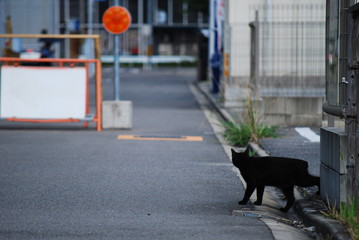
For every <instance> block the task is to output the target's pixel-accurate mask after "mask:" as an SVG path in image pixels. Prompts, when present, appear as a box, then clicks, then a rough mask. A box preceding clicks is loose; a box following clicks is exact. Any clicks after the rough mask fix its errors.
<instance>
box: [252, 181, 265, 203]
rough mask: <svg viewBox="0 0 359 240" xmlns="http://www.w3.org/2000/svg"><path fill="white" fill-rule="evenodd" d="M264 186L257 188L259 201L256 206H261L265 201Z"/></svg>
mask: <svg viewBox="0 0 359 240" xmlns="http://www.w3.org/2000/svg"><path fill="white" fill-rule="evenodd" d="M263 193H264V185H261V186H257V201H255V202H254V205H261V204H262V200H263Z"/></svg>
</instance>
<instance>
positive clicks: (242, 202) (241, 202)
mask: <svg viewBox="0 0 359 240" xmlns="http://www.w3.org/2000/svg"><path fill="white" fill-rule="evenodd" d="M238 204H239V205H246V204H247V201H243V200H242V201H239V202H238Z"/></svg>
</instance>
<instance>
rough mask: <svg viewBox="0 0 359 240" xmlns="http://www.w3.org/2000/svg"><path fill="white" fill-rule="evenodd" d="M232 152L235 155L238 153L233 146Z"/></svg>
mask: <svg viewBox="0 0 359 240" xmlns="http://www.w3.org/2000/svg"><path fill="white" fill-rule="evenodd" d="M231 152H232V156H234V155H236V154H237V152H236V151H234V149H233V148H231Z"/></svg>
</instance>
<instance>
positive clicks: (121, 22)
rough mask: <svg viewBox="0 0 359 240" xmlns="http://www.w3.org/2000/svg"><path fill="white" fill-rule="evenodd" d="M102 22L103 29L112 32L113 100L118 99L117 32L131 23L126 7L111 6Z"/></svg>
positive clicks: (121, 31) (118, 50)
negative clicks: (113, 47) (113, 46)
mask: <svg viewBox="0 0 359 240" xmlns="http://www.w3.org/2000/svg"><path fill="white" fill-rule="evenodd" d="M117 2H118V1H117ZM102 23H103V25H104V27H105V29H106V30H107V31H108V32H110V33H112V34H114V45H115V49H114V50H115V52H114V75H115V79H114V90H115V101H119V100H120V60H119V55H120V49H119V34H121V33H124V32H125V31H127V29H128V28H129V27H130V25H131V14H130V13H129V12H128V11H127V9H126V8H124V7H120V6H113V7H110V8H109V9H107V10H106V12H105V13H104V14H103V16H102Z"/></svg>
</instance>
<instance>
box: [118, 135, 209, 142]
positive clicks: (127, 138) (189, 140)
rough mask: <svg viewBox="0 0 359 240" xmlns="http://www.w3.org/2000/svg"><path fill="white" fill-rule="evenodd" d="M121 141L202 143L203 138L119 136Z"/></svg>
mask: <svg viewBox="0 0 359 240" xmlns="http://www.w3.org/2000/svg"><path fill="white" fill-rule="evenodd" d="M117 139H120V140H158V141H188V142H202V141H203V137H201V136H152V135H118V136H117Z"/></svg>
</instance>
